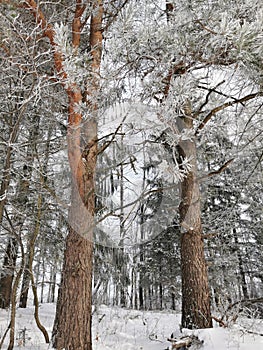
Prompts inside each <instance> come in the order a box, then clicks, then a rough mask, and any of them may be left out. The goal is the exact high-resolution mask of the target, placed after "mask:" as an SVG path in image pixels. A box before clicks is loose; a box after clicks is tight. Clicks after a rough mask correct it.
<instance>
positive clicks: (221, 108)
mask: <svg viewBox="0 0 263 350" xmlns="http://www.w3.org/2000/svg"><path fill="white" fill-rule="evenodd" d="M258 96H262V92H256V93H254V94H250V95H247V96H244V97H242V98H240V99H237V100H234V101H229V102H226V103H223V104H222V105H220V106H218V107H216V108H214V109H212V110H211V111H210V112H209V113H208V114H207V116H206V117H205V118H204V120H203V121H202V122H201V123H200V124H199V125H198V127H197V129H196V132H195V135H198V133H199V131H200V130H202V129H203V128H204V127H205V125H206V124H207V123H208V122H209V121H210V119H211V118H212V117H213V116H214V115H215V114H216V113H217V112H220V111H222V110H224V109H226V108H227V107H231V106H234V105H235V104H238V103H243V102H246V101H249V100H252V99H253V98H255V97H258Z"/></svg>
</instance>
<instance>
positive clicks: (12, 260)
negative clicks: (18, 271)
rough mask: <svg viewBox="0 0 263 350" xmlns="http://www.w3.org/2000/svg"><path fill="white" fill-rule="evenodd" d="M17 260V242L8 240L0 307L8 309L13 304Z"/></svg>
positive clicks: (0, 281)
mask: <svg viewBox="0 0 263 350" xmlns="http://www.w3.org/2000/svg"><path fill="white" fill-rule="evenodd" d="M16 258H17V241H16V239H15V238H10V239H9V240H8V244H7V248H6V252H5V257H4V262H3V267H2V272H1V277H0V307H1V308H2V309H6V308H8V307H9V305H10V302H11V293H12V285H13V279H14V272H15V266H16Z"/></svg>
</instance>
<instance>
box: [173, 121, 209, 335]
mask: <svg viewBox="0 0 263 350" xmlns="http://www.w3.org/2000/svg"><path fill="white" fill-rule="evenodd" d="M183 127H184V128H187V129H191V128H192V127H193V120H192V118H191V117H187V118H185V121H184V123H183ZM178 152H179V161H180V162H181V166H182V161H183V160H185V159H186V158H187V159H188V160H189V162H190V164H191V170H190V171H189V172H187V173H186V176H185V178H184V179H183V181H182V183H181V202H180V206H179V214H180V224H181V229H182V232H181V274H182V327H184V328H190V329H195V328H210V327H212V318H211V311H210V295H209V285H208V274H207V266H206V261H205V255H204V242H203V237H202V224H201V207H200V190H199V183H198V180H197V164H196V163H197V153H196V145H195V142H194V141H191V140H187V141H182V142H181V143H180V144H179V146H178ZM182 170H183V169H182Z"/></svg>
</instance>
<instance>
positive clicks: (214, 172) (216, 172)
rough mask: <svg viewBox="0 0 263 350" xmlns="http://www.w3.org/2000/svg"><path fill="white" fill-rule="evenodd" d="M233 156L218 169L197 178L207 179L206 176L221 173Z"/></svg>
mask: <svg viewBox="0 0 263 350" xmlns="http://www.w3.org/2000/svg"><path fill="white" fill-rule="evenodd" d="M234 159H235V158H232V159H229V160H228V161H227V162H226V163H225V164H223V165H222V166H221V167H220V168H219V169H218V170H215V171H211V172H210V173H209V174H207V175H204V176H201V177H199V178H198V179H197V180H198V181H201V180H204V179H207V178H208V177H211V176H214V175H219V174H221V173H222V172H223V171H224V170H225V169H226V168H227V167H228V166H229V164H231V163H232V162H233V160H234Z"/></svg>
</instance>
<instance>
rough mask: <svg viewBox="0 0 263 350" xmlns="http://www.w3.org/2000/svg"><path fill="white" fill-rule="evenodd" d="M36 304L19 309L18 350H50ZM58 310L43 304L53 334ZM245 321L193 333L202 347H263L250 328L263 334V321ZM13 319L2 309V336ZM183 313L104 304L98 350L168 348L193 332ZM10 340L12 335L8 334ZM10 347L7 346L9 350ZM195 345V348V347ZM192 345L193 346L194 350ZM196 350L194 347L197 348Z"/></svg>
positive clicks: (97, 315) (98, 315)
mask: <svg viewBox="0 0 263 350" xmlns="http://www.w3.org/2000/svg"><path fill="white" fill-rule="evenodd" d="M33 313H34V310H33V307H29V308H27V309H18V310H17V322H16V343H15V344H16V346H15V348H14V349H15V350H18V349H24V350H29V349H30V350H47V349H51V347H50V346H48V345H46V344H45V342H44V338H43V335H42V334H41V333H40V331H39V330H38V329H37V327H36V325H35V321H34V316H33ZM54 313H55V305H54V304H43V305H42V306H41V307H40V318H41V322H42V323H43V325H44V326H45V327H46V328H47V330H48V331H49V333H51V330H52V324H53V318H54ZM240 320H241V321H242V322H241V321H240V322H241V323H240V324H236V325H234V326H232V327H231V328H229V329H224V328H219V327H217V326H216V325H215V328H213V329H205V330H202V329H201V330H196V331H193V332H192V333H193V334H195V335H197V336H198V337H199V339H200V340H203V341H204V344H203V346H201V348H200V349H201V350H263V337H262V336H260V335H256V334H250V333H248V332H247V331H246V330H248V331H253V332H258V333H262V328H263V320H257V319H244V318H243V319H240ZM8 322H9V311H5V310H0V336H1V337H2V335H3V333H4V331H5V329H6V327H7V325H8ZM179 324H180V315H178V314H175V313H173V312H165V311H162V312H156V311H137V310H127V309H121V308H117V307H107V306H105V305H102V306H100V307H98V309H97V310H96V311H95V312H94V315H93V349H94V350H114V349H118V350H164V349H168V347H169V346H170V344H171V343H169V342H168V341H167V338H169V337H170V335H171V333H174V334H175V336H178V337H181V336H182V335H188V334H191V332H190V331H187V330H183V334H182V333H180V331H179ZM22 329H26V345H25V346H22V345H21V344H20V345H19V342H20V340H19V338H20V335H21V330H22ZM7 339H8V337H7ZM6 348H7V346H5V347H3V349H6ZM192 348H193V347H192ZM192 348H191V347H190V349H192ZM193 350H194V349H193Z"/></svg>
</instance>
